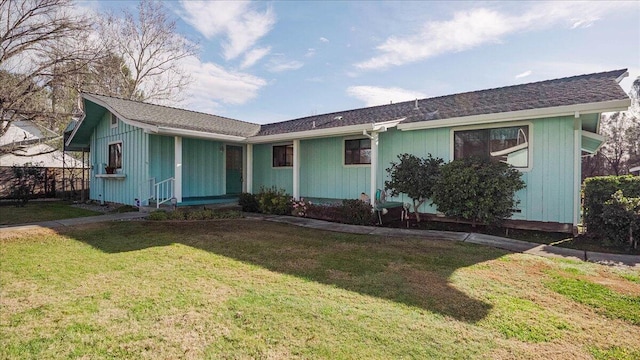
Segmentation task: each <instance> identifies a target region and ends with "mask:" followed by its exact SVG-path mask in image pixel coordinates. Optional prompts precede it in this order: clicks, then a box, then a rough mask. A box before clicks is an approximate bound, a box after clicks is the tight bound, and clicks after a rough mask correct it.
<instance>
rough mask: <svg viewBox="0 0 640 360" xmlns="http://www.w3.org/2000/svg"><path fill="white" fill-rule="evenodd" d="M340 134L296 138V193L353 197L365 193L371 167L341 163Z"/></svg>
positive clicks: (327, 196) (304, 195)
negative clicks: (297, 173) (318, 137)
mask: <svg viewBox="0 0 640 360" xmlns="http://www.w3.org/2000/svg"><path fill="white" fill-rule="evenodd" d="M344 140H345V138H344V137H332V138H323V139H313V140H304V141H300V195H301V196H302V197H319V198H332V199H357V198H359V197H360V194H361V193H363V192H364V193H369V184H370V183H371V175H370V172H371V166H368V165H350V166H345V165H344V154H343V148H344V145H343V143H344Z"/></svg>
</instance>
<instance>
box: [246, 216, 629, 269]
mask: <svg viewBox="0 0 640 360" xmlns="http://www.w3.org/2000/svg"><path fill="white" fill-rule="evenodd" d="M247 217H249V218H255V219H264V220H266V221H272V222H279V223H285V224H292V225H297V226H302V227H306V228H311V229H318V230H327V231H337V232H344V233H353V234H363V235H381V236H394V237H401V236H411V237H417V238H422V239H427V240H449V241H461V242H468V243H472V244H479V245H486V246H491V247H495V248H498V249H504V250H508V251H512V252H519V253H524V254H531V255H536V256H543V257H549V258H564V259H571V260H582V261H590V262H595V263H599V264H605V265H626V266H631V267H635V268H638V269H640V256H638V255H623V254H609V253H600V252H594V251H585V250H576V249H568V248H561V247H556V246H550V245H544V244H537V243H530V242H526V241H521V240H514V239H507V238H503V237H499V236H492V235H485V234H478V233H461V232H453V231H435V230H416V229H398V228H384V227H373V226H359V225H346V224H336V223H332V222H327V221H323V220H315V219H308V218H300V217H292V216H265V215H257V214H248V215H247Z"/></svg>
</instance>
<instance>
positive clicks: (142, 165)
mask: <svg viewBox="0 0 640 360" xmlns="http://www.w3.org/2000/svg"><path fill="white" fill-rule="evenodd" d="M109 116H110V114H109V113H108V112H107V113H106V114H105V115H104V116H103V118H102V120H101V121H100V122H99V124H98V126H96V128H95V129H94V132H93V135H92V139H91V166H92V168H93V170H92V177H91V181H92V186H91V190H90V196H91V199H92V200H98V201H100V200H104V201H107V202H114V203H121V204H130V205H134V204H135V199H136V198H139V196H140V185H141V183H142V182H143V181H145V180H147V179H148V175H147V174H148V172H149V166H148V162H149V152H148V139H149V136H148V134H145V133H144V131H143V130H142V129H139V128H136V127H133V126H130V125H127V124H124V123H122V122H119V123H118V127H117V128H111V126H110V122H109ZM117 141H122V169H121V170H120V171H119V172H120V173H122V174H125V175H126V178H124V179H123V180H116V179H105V178H96V177H95V175H96V174H103V173H104V167H105V166H106V164H107V163H108V162H109V154H108V151H109V144H110V143H113V142H117Z"/></svg>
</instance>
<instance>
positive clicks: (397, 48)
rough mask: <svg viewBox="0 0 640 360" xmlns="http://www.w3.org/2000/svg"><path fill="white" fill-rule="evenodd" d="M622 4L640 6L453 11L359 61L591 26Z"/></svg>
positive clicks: (405, 57)
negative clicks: (524, 33)
mask: <svg viewBox="0 0 640 360" xmlns="http://www.w3.org/2000/svg"><path fill="white" fill-rule="evenodd" d="M621 7H632V8H634V9H637V8H638V5H637V4H634V3H633V2H585V3H582V2H580V3H578V2H555V1H553V2H542V3H534V4H533V5H532V6H531V7H529V9H528V10H527V11H525V12H524V13H522V14H520V15H512V14H507V13H504V12H499V11H496V10H492V9H486V8H477V9H473V10H469V11H460V12H456V13H454V14H453V17H452V18H451V19H450V20H445V21H432V22H427V23H425V24H423V26H422V28H421V29H419V30H418V31H416V32H415V34H414V35H410V36H402V37H396V36H391V37H389V38H387V40H385V41H384V42H383V43H382V44H380V45H378V46H377V47H376V49H377V50H378V54H377V55H375V56H373V57H372V58H370V59H369V60H366V61H363V62H360V63H356V64H355V66H356V67H357V68H359V69H362V70H371V69H384V68H388V67H390V66H399V65H403V64H408V63H412V62H416V61H421V60H425V59H429V58H431V57H434V56H438V55H441V54H444V53H450V52H460V51H465V50H469V49H472V48H474V47H477V46H480V45H484V44H488V43H496V42H500V41H502V39H503V37H505V36H506V35H508V34H511V33H515V32H519V31H533V30H537V29H543V28H548V27H550V26H554V25H557V24H560V25H564V26H566V27H568V28H571V29H577V28H584V27H588V26H591V25H592V24H593V23H594V22H595V21H597V20H599V19H601V18H602V16H603V15H604V14H606V13H607V12H610V11H612V10H618V9H620V8H621Z"/></svg>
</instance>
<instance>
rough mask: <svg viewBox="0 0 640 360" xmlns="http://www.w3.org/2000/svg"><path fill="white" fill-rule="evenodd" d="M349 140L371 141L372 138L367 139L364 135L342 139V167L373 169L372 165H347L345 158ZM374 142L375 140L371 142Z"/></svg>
mask: <svg viewBox="0 0 640 360" xmlns="http://www.w3.org/2000/svg"><path fill="white" fill-rule="evenodd" d="M348 140H371V139H370V138H368V137H366V136H362V135H356V136H346V137H343V138H342V140H341V141H342V152H341V153H340V157H341V158H342V166H343V167H346V168H352V167H356V168H357V167H371V163H369V164H347V163H346V160H347V159H346V158H345V151H346V150H347V141H348ZM371 141H373V140H371Z"/></svg>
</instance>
